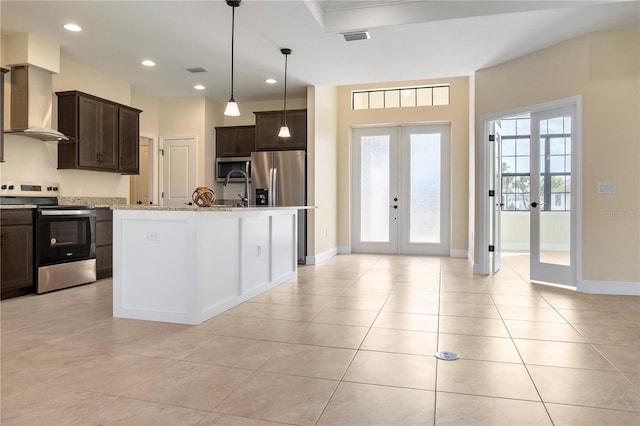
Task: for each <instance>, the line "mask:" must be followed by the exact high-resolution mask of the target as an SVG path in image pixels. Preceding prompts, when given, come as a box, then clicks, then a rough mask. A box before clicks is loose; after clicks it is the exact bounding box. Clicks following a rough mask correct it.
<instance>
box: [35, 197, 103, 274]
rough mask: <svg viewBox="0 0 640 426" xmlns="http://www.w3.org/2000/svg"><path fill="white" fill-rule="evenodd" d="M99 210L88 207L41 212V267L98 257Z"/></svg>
mask: <svg viewBox="0 0 640 426" xmlns="http://www.w3.org/2000/svg"><path fill="white" fill-rule="evenodd" d="M95 233H96V211H95V209H89V208H77V209H64V208H48V209H38V218H37V221H36V238H37V242H36V248H37V254H36V256H37V257H36V258H37V263H38V266H45V265H54V264H59V263H67V262H73V261H77V260H85V259H95V257H96V239H95Z"/></svg>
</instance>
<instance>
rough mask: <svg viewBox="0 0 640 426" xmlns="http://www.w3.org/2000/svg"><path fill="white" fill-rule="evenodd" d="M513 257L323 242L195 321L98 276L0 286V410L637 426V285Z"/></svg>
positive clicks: (131, 416) (162, 421)
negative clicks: (291, 269)
mask: <svg viewBox="0 0 640 426" xmlns="http://www.w3.org/2000/svg"><path fill="white" fill-rule="evenodd" d="M522 265H523V262H522V259H519V258H516V257H513V258H509V257H508V256H506V257H505V258H504V262H503V266H502V270H501V271H500V272H499V273H498V274H497V275H495V276H492V277H483V276H474V275H473V274H471V273H470V271H469V267H468V264H467V262H466V260H462V259H451V258H441V257H411V256H381V255H345V256H336V257H333V258H331V259H328V260H327V261H325V262H323V263H321V264H319V265H316V266H304V267H301V268H300V269H299V274H298V279H297V280H295V281H290V282H287V283H284V284H282V285H280V286H278V287H276V288H274V289H272V290H271V291H268V292H266V293H264V294H262V295H260V296H258V297H256V298H254V299H253V300H251V301H248V302H246V303H244V304H242V305H239V306H237V307H235V308H233V309H230V310H229V311H227V312H225V313H223V314H221V315H219V316H217V317H215V318H212V319H211V320H209V321H207V322H205V323H203V324H201V325H198V326H186V325H178V324H167V323H155V322H147V321H136V320H126V319H117V318H115V319H114V318H112V316H111V313H112V310H111V303H112V289H111V281H110V280H102V281H99V282H97V283H95V284H91V285H86V286H81V287H76V288H72V289H67V290H63V291H59V292H54V293H50V294H45V295H39V296H35V295H34V296H27V297H21V298H17V299H11V300H6V301H3V302H2V303H1V304H0V311H1V323H0V327H1V333H2V334H1V336H0V343H1V350H2V359H1V364H2V365H1V377H0V378H1V380H2V382H1V390H2V394H1V396H2V401H1V403H2V405H1V407H0V410H1V419H0V423H1V424H2V425H3V426H4V425H24V426H32V425H72V424H79V425H94V424H96V425H97V424H100V425H110V424H120V425H132V426H137V425H146V424H148V425H171V426H173V425H193V424H199V425H247V426H260V425H263V426H265V425H277V424H280V425H281V424H292V425H345V426H347V425H377V426H388V425H411V424H415V425H434V424H437V425H503V424H511V425H552V424H553V425H638V424H640V390H639V387H640V298H638V297H631V296H628V297H622V296H598V295H590V294H581V293H575V292H572V291H569V290H565V289H559V288H555V287H547V286H541V285H537V284H529V283H528V282H527V281H525V279H526V277H527V273H526V271H524V272H523V271H521V270H520V268H521V267H522ZM438 350H448V351H453V352H457V353H458V354H459V355H460V359H459V360H457V361H441V360H437V359H436V358H435V357H434V356H433V354H434V352H436V351H438Z"/></svg>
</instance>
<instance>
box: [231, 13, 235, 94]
mask: <svg viewBox="0 0 640 426" xmlns="http://www.w3.org/2000/svg"><path fill="white" fill-rule="evenodd" d="M235 28H236V8H235V6H232V7H231V99H232V100H234V101H235V99H234V98H233V57H234V56H233V39H234V34H235Z"/></svg>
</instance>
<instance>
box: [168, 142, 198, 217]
mask: <svg viewBox="0 0 640 426" xmlns="http://www.w3.org/2000/svg"><path fill="white" fill-rule="evenodd" d="M160 146H161V150H162V152H163V156H162V161H161V164H162V188H161V201H162V205H165V206H181V205H183V204H189V203H190V202H191V201H192V200H191V194H192V193H193V191H194V190H195V189H196V150H197V145H196V139H195V137H187V138H162V139H160Z"/></svg>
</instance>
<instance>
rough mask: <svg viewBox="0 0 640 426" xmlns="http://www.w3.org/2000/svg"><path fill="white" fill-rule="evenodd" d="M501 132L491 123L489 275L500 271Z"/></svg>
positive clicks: (495, 124)
mask: <svg viewBox="0 0 640 426" xmlns="http://www.w3.org/2000/svg"><path fill="white" fill-rule="evenodd" d="M501 150H502V132H501V130H500V124H499V122H498V121H493V122H491V134H490V135H489V156H490V162H491V170H493V179H491V182H489V186H490V189H489V194H488V196H489V200H490V203H493V204H492V208H491V210H490V211H489V214H490V219H489V224H490V227H491V229H490V232H489V238H490V242H489V245H490V247H492V250H493V251H490V252H489V259H490V268H491V271H490V272H491V273H492V274H495V273H496V272H498V271H499V270H500V260H501V257H502V249H501V243H500V240H501V235H500V232H501V229H502V224H501V218H502V205H503V204H502V154H501Z"/></svg>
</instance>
